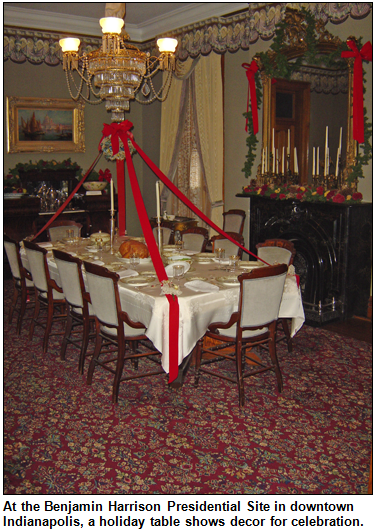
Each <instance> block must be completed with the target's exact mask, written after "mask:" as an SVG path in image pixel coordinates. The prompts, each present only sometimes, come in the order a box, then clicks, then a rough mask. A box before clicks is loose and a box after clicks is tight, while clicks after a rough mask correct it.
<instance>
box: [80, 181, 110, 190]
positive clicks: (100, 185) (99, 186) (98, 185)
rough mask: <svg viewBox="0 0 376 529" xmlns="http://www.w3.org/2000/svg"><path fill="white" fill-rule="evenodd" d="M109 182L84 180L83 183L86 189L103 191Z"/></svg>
mask: <svg viewBox="0 0 376 529" xmlns="http://www.w3.org/2000/svg"><path fill="white" fill-rule="evenodd" d="M107 184H108V182H99V181H98V182H84V183H83V184H82V185H83V187H84V189H86V191H103V189H104V188H105V187H106V185H107Z"/></svg>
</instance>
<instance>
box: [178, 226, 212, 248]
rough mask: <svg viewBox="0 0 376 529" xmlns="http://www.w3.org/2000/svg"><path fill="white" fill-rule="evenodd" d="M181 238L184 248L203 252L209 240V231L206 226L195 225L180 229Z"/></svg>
mask: <svg viewBox="0 0 376 529" xmlns="http://www.w3.org/2000/svg"><path fill="white" fill-rule="evenodd" d="M181 238H182V241H183V243H184V250H192V251H194V252H201V253H202V252H205V250H206V245H207V244H208V240H209V232H208V230H207V229H206V228H201V227H195V228H187V229H185V230H182V231H181Z"/></svg>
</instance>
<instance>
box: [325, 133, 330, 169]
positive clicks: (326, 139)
mask: <svg viewBox="0 0 376 529" xmlns="http://www.w3.org/2000/svg"><path fill="white" fill-rule="evenodd" d="M328 129H329V127H326V129H325V158H324V176H327V174H328V169H329V167H328Z"/></svg>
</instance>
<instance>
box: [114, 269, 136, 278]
mask: <svg viewBox="0 0 376 529" xmlns="http://www.w3.org/2000/svg"><path fill="white" fill-rule="evenodd" d="M116 273H117V274H118V276H120V277H121V278H123V277H131V276H138V272H136V270H132V269H131V268H128V270H121V271H119V272H116Z"/></svg>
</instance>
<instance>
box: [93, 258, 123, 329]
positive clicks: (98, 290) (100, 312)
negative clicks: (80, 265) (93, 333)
mask: <svg viewBox="0 0 376 529" xmlns="http://www.w3.org/2000/svg"><path fill="white" fill-rule="evenodd" d="M84 267H85V271H86V280H87V290H88V292H89V294H90V300H91V304H92V306H93V310H94V313H95V315H96V317H97V318H98V320H99V322H100V323H102V324H103V325H105V326H108V327H119V325H120V322H119V318H118V314H119V313H120V311H121V305H120V298H119V291H118V286H117V282H118V279H119V276H118V275H117V274H115V273H114V272H110V271H109V270H107V269H106V268H104V267H103V266H98V265H96V264H93V263H87V262H86V261H84Z"/></svg>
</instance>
